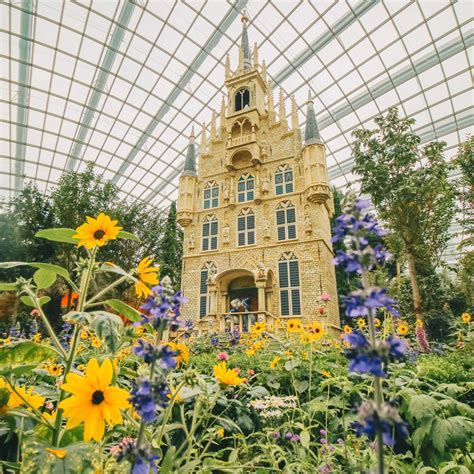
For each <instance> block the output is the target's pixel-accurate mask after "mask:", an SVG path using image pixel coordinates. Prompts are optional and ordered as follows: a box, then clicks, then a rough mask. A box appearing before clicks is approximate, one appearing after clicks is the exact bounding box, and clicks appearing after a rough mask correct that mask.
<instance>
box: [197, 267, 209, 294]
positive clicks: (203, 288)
mask: <svg viewBox="0 0 474 474" xmlns="http://www.w3.org/2000/svg"><path fill="white" fill-rule="evenodd" d="M207 274H208V271H207V270H201V284H200V286H199V291H200V293H201V294H204V293H207V283H206V282H207Z"/></svg>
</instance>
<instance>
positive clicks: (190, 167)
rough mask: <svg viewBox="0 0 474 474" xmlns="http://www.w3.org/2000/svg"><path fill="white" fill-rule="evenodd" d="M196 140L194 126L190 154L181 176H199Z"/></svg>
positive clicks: (187, 155)
mask: <svg viewBox="0 0 474 474" xmlns="http://www.w3.org/2000/svg"><path fill="white" fill-rule="evenodd" d="M195 143H196V140H195V137H194V125H193V128H192V130H191V135H190V136H189V145H188V152H187V154H186V161H185V163H184V170H183V172H182V173H181V176H197V173H196V144H195Z"/></svg>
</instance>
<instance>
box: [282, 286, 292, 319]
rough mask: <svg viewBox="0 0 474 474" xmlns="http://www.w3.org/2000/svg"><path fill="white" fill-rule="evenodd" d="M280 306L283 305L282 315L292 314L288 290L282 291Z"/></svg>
mask: <svg viewBox="0 0 474 474" xmlns="http://www.w3.org/2000/svg"><path fill="white" fill-rule="evenodd" d="M280 307H281V315H282V316H289V315H290V302H289V299H288V290H281V291H280Z"/></svg>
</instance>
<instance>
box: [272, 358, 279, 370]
mask: <svg viewBox="0 0 474 474" xmlns="http://www.w3.org/2000/svg"><path fill="white" fill-rule="evenodd" d="M280 359H281V357H278V356H275V357H274V358H273V360H272V361H271V362H270V369H274V368H276V366H277V365H278V362H280Z"/></svg>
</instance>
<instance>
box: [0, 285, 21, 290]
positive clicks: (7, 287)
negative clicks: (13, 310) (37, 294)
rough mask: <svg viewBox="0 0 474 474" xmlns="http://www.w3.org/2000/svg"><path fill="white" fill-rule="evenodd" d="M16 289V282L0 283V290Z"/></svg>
mask: <svg viewBox="0 0 474 474" xmlns="http://www.w3.org/2000/svg"><path fill="white" fill-rule="evenodd" d="M16 289H17V284H16V283H0V291H15V290H16Z"/></svg>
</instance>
